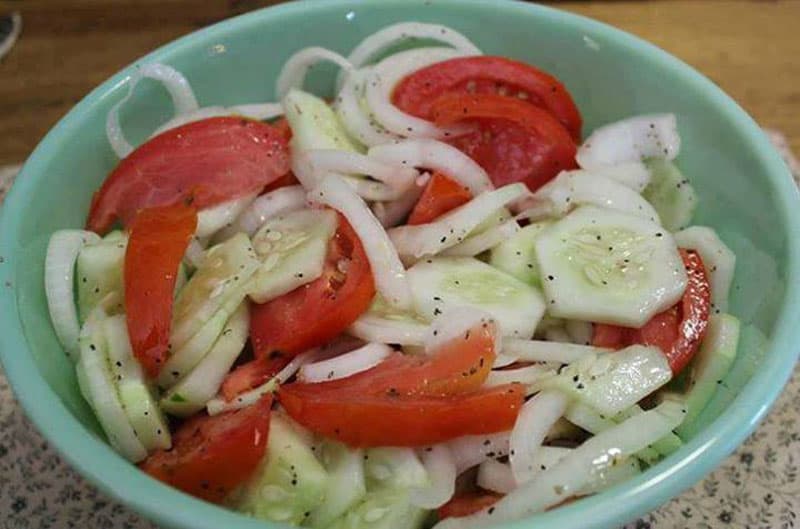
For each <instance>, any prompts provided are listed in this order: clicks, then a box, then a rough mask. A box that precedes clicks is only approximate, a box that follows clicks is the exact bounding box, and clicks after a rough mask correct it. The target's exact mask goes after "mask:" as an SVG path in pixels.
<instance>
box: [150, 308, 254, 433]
mask: <svg viewBox="0 0 800 529" xmlns="http://www.w3.org/2000/svg"><path fill="white" fill-rule="evenodd" d="M249 323H250V321H249V313H248V311H247V303H242V304H241V305H240V306H239V308H238V309H236V311H235V312H234V313H233V315H231V317H230V319H229V320H228V322H227V324H226V328H225V329H223V331H222V332H221V333H220V335H219V338H217V341H216V342H215V343H214V346H213V347H212V348H211V350H210V351H209V352H208V354H206V356H205V358H203V359H202V360H201V361H200V363H199V364H197V366H196V367H195V368H194V369H192V370H191V371H190V372H189V374H188V375H186V376H185V377H183V378H182V379H181V380H180V381H179V382H178V383H177V384H176V385H175V386H173V387H172V389H170V390H169V392H167V394H166V395H164V397H162V398H161V408H162V409H163V410H164V411H166V412H167V413H169V414H172V415H177V416H179V417H188V416H189V415H192V414H193V413H196V412H198V411H200V410H202V409H203V408H204V407H205V405H206V403H207V402H208V401H209V400H211V399H213V398H214V396H215V395H216V394H217V391H218V390H219V387H220V385H221V384H222V380H223V379H224V378H225V375H226V374H227V373H228V371H229V370H230V368H231V366H232V365H233V362H234V361H236V357H238V356H239V353H241V352H242V349H243V348H244V344H245V343H246V342H247V331H248V328H249Z"/></svg>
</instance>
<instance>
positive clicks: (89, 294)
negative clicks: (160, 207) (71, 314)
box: [75, 231, 128, 321]
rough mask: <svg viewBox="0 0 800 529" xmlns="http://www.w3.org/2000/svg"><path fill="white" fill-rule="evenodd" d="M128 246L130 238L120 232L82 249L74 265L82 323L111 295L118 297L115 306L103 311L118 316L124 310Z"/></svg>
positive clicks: (112, 233) (105, 308) (79, 313)
mask: <svg viewBox="0 0 800 529" xmlns="http://www.w3.org/2000/svg"><path fill="white" fill-rule="evenodd" d="M127 245H128V237H127V236H126V235H125V234H124V233H122V232H119V231H117V232H111V233H110V234H108V235H106V236H105V237H104V238H103V240H101V241H99V242H97V243H94V244H87V245H86V246H84V247H83V248H81V252H80V253H79V254H78V259H77V261H76V263H75V276H76V282H77V286H78V315H79V317H80V319H81V321H86V318H87V317H88V316H89V313H90V312H91V311H92V310H93V309H94V308H95V307H96V306H97V305H98V304H99V303H100V301H101V300H102V299H103V298H105V297H106V296H107V295H109V294H110V293H112V292H116V293H117V294H118V297H117V299H116V300H115V303H114V304H113V305H112V306H110V307H104V310H105V311H106V313H108V314H118V313H120V312H122V311H123V310H124V309H123V295H124V287H123V282H122V268H123V267H122V265H123V263H124V261H125V249H126V248H127Z"/></svg>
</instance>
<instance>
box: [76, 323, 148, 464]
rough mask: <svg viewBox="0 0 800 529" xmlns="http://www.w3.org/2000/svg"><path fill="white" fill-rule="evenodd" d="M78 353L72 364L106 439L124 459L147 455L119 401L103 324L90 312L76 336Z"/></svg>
mask: <svg viewBox="0 0 800 529" xmlns="http://www.w3.org/2000/svg"><path fill="white" fill-rule="evenodd" d="M78 344H79V348H80V351H81V357H80V360H79V361H78V363H77V364H76V366H75V369H76V371H77V376H78V384H79V386H80V390H81V393H82V394H83V396H84V398H85V399H86V401H87V402H88V403H89V405H90V406H91V407H92V409H93V410H94V413H95V415H96V416H97V420H98V421H99V422H100V426H102V428H103V431H104V432H105V434H106V437H108V442H109V443H110V444H111V446H112V447H113V448H114V449H115V450H116V451H117V452H119V453H120V454H121V455H122V456H123V457H124V458H125V459H128V460H129V461H133V462H134V463H136V462H139V461H141V460H142V459H144V458H145V457H147V450H146V449H145V447H144V446H143V445H142V443H141V441H139V439H138V437H137V436H136V431H134V429H133V426H132V425H131V423H130V421H129V419H128V416H127V414H126V413H125V410H124V409H123V407H122V403H121V402H120V399H119V395H118V394H117V389H116V387H114V377H113V375H112V373H111V368H110V366H109V362H108V352H107V344H106V339H105V335H104V333H103V327H102V324H101V322H100V321H99V320H96V319H94V316H90V317H89V319H88V320H87V322H86V324H85V325H84V326H83V329H82V330H81V335H80V337H79V339H78Z"/></svg>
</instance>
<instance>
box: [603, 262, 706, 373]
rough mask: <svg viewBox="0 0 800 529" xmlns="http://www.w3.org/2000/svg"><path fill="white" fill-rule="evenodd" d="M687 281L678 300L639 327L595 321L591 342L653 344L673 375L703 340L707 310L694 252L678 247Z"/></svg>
mask: <svg viewBox="0 0 800 529" xmlns="http://www.w3.org/2000/svg"><path fill="white" fill-rule="evenodd" d="M679 251H680V254H681V258H682V259H683V264H684V266H685V267H686V274H687V276H688V279H689V281H688V283H687V285H686V290H685V291H684V293H683V297H682V298H681V300H680V301H679V302H678V303H677V304H676V305H675V306H673V307H671V308H669V309H667V310H665V311H664V312H660V313H658V314H656V315H655V316H653V318H651V319H650V321H648V322H647V323H645V324H644V325H643V326H642V327H641V328H639V329H634V328H628V327H620V326H616V325H607V324H595V326H594V336H593V338H592V344H593V345H595V346H598V347H609V348H612V349H620V348H623V347H627V346H629V345H633V344H642V345H653V346H656V347H658V348H659V349H661V350H662V351H663V352H664V355H665V356H666V357H667V361H668V362H669V365H670V368H672V373H673V374H674V375H677V374H678V373H680V372H681V371H682V370H683V369H684V368H685V367H686V365H687V364H688V363H689V362H690V361H691V360H692V358H693V357H694V355H695V353H696V352H697V349H698V348H699V347H700V343H701V342H702V341H703V337H704V336H705V333H706V329H707V327H708V317H709V314H710V313H711V288H710V286H709V281H708V276H707V275H706V271H705V267H704V265H703V260H702V259H701V258H700V255H699V254H698V253H697V252H694V251H692V250H684V249H683V248H681V249H679Z"/></svg>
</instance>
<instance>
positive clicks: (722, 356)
mask: <svg viewBox="0 0 800 529" xmlns="http://www.w3.org/2000/svg"><path fill="white" fill-rule="evenodd" d="M739 328H740V324H739V320H738V319H736V318H735V317H733V316H731V315H730V314H714V315H712V316H711V317H710V318H709V320H708V329H707V330H706V336H705V338H703V343H702V344H701V345H700V349H699V350H698V351H697V354H695V357H694V358H693V359H692V362H691V363H690V364H689V367H688V369H689V390H688V392H687V394H686V409H687V413H686V419H685V420H684V421H683V424H681V426H680V427H679V428H678V430H677V432H678V435H679V436H680V437H681V438H682V439H688V438H689V436H688V435H687V434H688V433H689V432H691V431H696V430H697V427H698V425H696V424H694V423H695V421H696V419H697V417H698V416H699V415H700V412H702V411H703V408H705V407H706V405H707V404H708V402H709V401H710V400H711V398H712V397H713V396H714V393H716V391H717V387H718V386H720V385H722V381H723V379H724V378H725V375H727V374H728V371H730V368H731V366H732V365H733V361H734V360H735V359H736V348H737V346H738V343H739Z"/></svg>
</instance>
